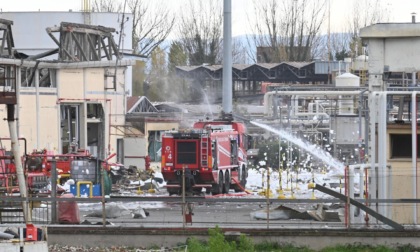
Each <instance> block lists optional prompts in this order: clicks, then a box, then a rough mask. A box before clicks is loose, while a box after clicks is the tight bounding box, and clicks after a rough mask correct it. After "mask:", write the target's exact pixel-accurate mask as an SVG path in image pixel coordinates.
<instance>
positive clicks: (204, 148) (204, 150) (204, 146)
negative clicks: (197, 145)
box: [200, 135, 208, 167]
mask: <svg viewBox="0 0 420 252" xmlns="http://www.w3.org/2000/svg"><path fill="white" fill-rule="evenodd" d="M207 137H208V136H207V135H203V136H202V137H201V158H200V159H201V167H208V142H207V139H208V138H207Z"/></svg>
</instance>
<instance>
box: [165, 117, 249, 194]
mask: <svg viewBox="0 0 420 252" xmlns="http://www.w3.org/2000/svg"><path fill="white" fill-rule="evenodd" d="M245 132H246V128H245V125H244V124H243V123H241V122H235V121H199V122H196V123H195V124H194V126H193V128H191V129H187V130H179V131H167V132H165V133H164V135H163V136H162V166H161V167H162V168H161V171H162V175H163V178H164V179H165V181H166V188H167V190H168V192H169V194H170V195H172V194H177V195H180V194H181V193H182V185H183V179H185V190H186V192H187V193H188V192H190V193H194V194H199V193H201V192H202V190H203V188H205V189H206V192H207V193H210V192H211V193H212V194H221V193H228V192H229V190H230V189H234V190H235V191H236V192H239V191H244V190H245V185H246V179H247V176H248V173H247V167H246V165H247V160H246V159H247V157H246V149H245V146H246V143H247V139H246V135H245Z"/></svg>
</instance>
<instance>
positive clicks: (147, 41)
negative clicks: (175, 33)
mask: <svg viewBox="0 0 420 252" xmlns="http://www.w3.org/2000/svg"><path fill="white" fill-rule="evenodd" d="M153 3H154V5H150V4H148V3H146V1H143V0H128V8H129V9H130V11H131V13H132V14H133V50H134V52H135V53H138V54H141V55H145V56H149V55H150V54H151V53H152V51H153V50H154V49H155V48H156V47H158V46H159V45H160V44H161V43H162V42H163V41H164V40H165V39H166V38H167V37H168V35H169V33H170V32H171V31H172V28H173V27H174V25H175V16H174V15H173V14H172V13H171V12H170V11H169V9H168V8H167V7H166V5H165V4H164V2H162V1H154V2H153Z"/></svg>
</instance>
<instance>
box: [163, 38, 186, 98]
mask: <svg viewBox="0 0 420 252" xmlns="http://www.w3.org/2000/svg"><path fill="white" fill-rule="evenodd" d="M187 61H188V55H187V53H186V52H185V50H184V48H183V46H182V43H181V42H180V41H175V42H172V43H171V47H170V48H169V54H168V78H169V80H171V87H172V88H171V90H172V92H171V94H172V95H171V96H170V97H168V100H170V101H174V102H180V101H186V100H189V97H190V96H191V94H190V90H191V83H190V82H189V81H188V80H187V79H184V78H182V77H180V76H178V75H177V74H176V67H177V66H185V65H187Z"/></svg>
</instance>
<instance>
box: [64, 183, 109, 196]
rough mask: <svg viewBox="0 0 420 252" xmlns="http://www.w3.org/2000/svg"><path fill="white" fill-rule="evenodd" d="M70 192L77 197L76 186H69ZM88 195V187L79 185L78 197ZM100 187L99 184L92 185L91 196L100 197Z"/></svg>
mask: <svg viewBox="0 0 420 252" xmlns="http://www.w3.org/2000/svg"><path fill="white" fill-rule="evenodd" d="M70 192H71V193H72V194H73V195H74V196H75V197H77V188H76V185H71V186H70ZM89 194H90V190H89V185H87V184H81V185H80V196H83V197H85V196H88V197H89ZM101 195H102V194H101V185H100V184H96V185H93V188H92V196H101Z"/></svg>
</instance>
